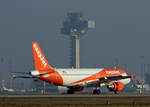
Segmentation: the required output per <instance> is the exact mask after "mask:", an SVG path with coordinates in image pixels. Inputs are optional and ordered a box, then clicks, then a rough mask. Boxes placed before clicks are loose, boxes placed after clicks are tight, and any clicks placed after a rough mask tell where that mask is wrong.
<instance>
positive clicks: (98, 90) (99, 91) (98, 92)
mask: <svg viewBox="0 0 150 107" xmlns="http://www.w3.org/2000/svg"><path fill="white" fill-rule="evenodd" d="M100 93H101V90H100V89H99V88H96V89H94V90H93V94H97V95H98V94H100Z"/></svg>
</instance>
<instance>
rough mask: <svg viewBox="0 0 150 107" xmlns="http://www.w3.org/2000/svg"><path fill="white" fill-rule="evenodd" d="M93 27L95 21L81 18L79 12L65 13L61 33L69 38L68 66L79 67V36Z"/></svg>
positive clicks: (81, 15)
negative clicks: (65, 16)
mask: <svg viewBox="0 0 150 107" xmlns="http://www.w3.org/2000/svg"><path fill="white" fill-rule="evenodd" d="M94 27H95V22H94V21H91V20H85V19H83V14H82V13H81V12H71V13H67V19H66V20H65V21H64V23H63V27H62V28H61V33H62V34H65V35H68V36H69V37H70V39H71V47H70V48H71V52H70V53H71V55H70V57H71V59H70V61H71V62H70V67H73V68H80V38H81V37H82V36H83V35H85V34H86V33H87V31H88V29H91V28H94Z"/></svg>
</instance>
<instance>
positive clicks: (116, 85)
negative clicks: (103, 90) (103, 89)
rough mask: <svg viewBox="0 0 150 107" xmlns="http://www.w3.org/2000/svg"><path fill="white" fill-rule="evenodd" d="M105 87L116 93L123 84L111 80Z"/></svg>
mask: <svg viewBox="0 0 150 107" xmlns="http://www.w3.org/2000/svg"><path fill="white" fill-rule="evenodd" d="M107 88H109V90H110V91H113V92H115V93H117V92H120V91H122V90H123V89H124V84H123V83H122V82H113V83H112V84H111V85H108V86H107Z"/></svg>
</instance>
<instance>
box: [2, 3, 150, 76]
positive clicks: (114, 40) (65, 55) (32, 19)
mask: <svg viewBox="0 0 150 107" xmlns="http://www.w3.org/2000/svg"><path fill="white" fill-rule="evenodd" d="M67 12H82V13H83V14H84V18H85V19H91V20H95V22H96V28H95V29H92V30H89V31H88V33H87V34H86V35H85V36H84V37H83V38H82V39H81V48H80V49H81V67H101V66H103V65H106V64H108V65H112V64H114V60H115V58H118V59H119V63H121V64H127V65H128V66H129V68H128V72H129V73H133V72H137V71H139V70H140V68H139V64H141V63H146V64H148V63H150V60H149V59H150V48H149V46H150V42H149V40H150V13H149V12H150V1H149V0H0V50H1V51H0V57H1V63H0V64H1V69H2V71H3V72H7V71H8V65H9V64H8V62H9V61H8V60H10V59H11V60H12V66H13V67H12V69H13V70H14V71H30V70H31V67H32V64H33V59H32V48H31V42H32V41H37V42H38V43H39V44H40V46H41V48H42V50H43V52H44V54H45V55H46V57H47V59H48V62H49V63H50V64H54V65H55V66H56V67H68V66H69V54H70V53H69V52H70V51H69V45H70V41H69V37H67V36H65V35H62V34H60V29H61V27H62V26H63V25H62V23H63V21H64V20H65V18H66V16H67ZM140 56H146V57H145V58H144V61H143V62H142V60H143V59H142V58H141V57H140ZM2 58H3V59H4V60H3V59H2ZM10 62H11V61H10ZM3 65H4V66H3Z"/></svg>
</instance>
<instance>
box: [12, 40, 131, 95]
mask: <svg viewBox="0 0 150 107" xmlns="http://www.w3.org/2000/svg"><path fill="white" fill-rule="evenodd" d="M32 50H33V58H34V64H35V70H33V71H31V72H29V73H25V74H29V76H13V77H14V78H33V79H35V80H37V79H40V80H43V81H45V82H48V83H51V84H54V85H57V86H63V87H67V89H68V90H67V94H74V92H78V91H82V90H83V89H84V88H85V87H95V89H94V90H93V94H100V93H101V90H100V87H102V86H106V87H107V88H108V89H109V91H112V92H114V93H115V94H117V93H118V92H120V91H122V90H123V89H124V85H126V84H128V83H129V82H130V80H131V78H134V76H133V74H131V75H127V73H126V72H125V71H124V70H122V69H118V68H95V69H93V68H91V69H90V68H81V69H74V68H67V69H65V68H64V69H57V68H53V67H52V66H51V65H49V64H48V61H47V60H46V58H45V56H44V54H43V53H42V51H41V49H40V46H39V44H38V43H37V42H32Z"/></svg>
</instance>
